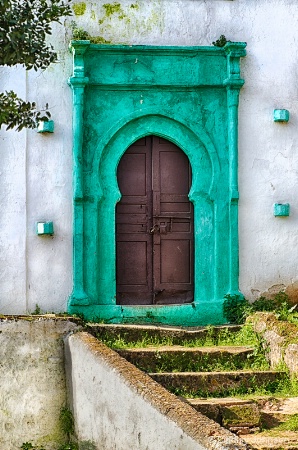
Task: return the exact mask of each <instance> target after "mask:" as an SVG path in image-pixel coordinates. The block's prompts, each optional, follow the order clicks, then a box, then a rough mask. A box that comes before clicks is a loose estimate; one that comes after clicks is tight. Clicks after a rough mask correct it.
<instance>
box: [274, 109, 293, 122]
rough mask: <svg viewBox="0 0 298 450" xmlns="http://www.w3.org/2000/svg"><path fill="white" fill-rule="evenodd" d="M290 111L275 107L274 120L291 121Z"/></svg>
mask: <svg viewBox="0 0 298 450" xmlns="http://www.w3.org/2000/svg"><path fill="white" fill-rule="evenodd" d="M289 118H290V113H289V111H288V110H287V109H275V110H274V114H273V120H274V122H289Z"/></svg>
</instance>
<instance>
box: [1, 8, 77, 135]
mask: <svg viewBox="0 0 298 450" xmlns="http://www.w3.org/2000/svg"><path fill="white" fill-rule="evenodd" d="M69 2H70V0H26V1H25V0H2V1H1V2H0V65H4V66H14V65H16V64H22V65H23V66H24V67H25V68H26V69H27V70H30V69H32V68H33V69H34V70H37V69H46V68H47V67H48V66H49V65H50V64H51V63H52V62H55V61H56V60H57V54H56V52H55V51H54V48H53V46H52V45H51V44H46V37H47V36H48V35H51V33H52V29H51V23H53V22H57V23H61V21H60V20H61V17H62V16H69V15H71V9H70V5H69ZM0 105H1V108H0V110H1V113H0V127H1V125H7V129H11V128H16V130H17V131H20V130H22V129H23V128H35V127H36V122H37V121H38V120H48V118H49V117H50V113H49V112H48V111H47V108H46V111H45V114H43V113H42V112H39V111H37V109H36V104H35V103H34V102H32V103H31V102H25V101H24V100H22V99H20V98H19V97H18V96H17V95H16V94H15V93H14V92H12V91H8V92H7V91H6V92H5V93H1V94H0Z"/></svg>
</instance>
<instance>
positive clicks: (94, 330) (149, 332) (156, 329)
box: [86, 323, 241, 345]
mask: <svg viewBox="0 0 298 450" xmlns="http://www.w3.org/2000/svg"><path fill="white" fill-rule="evenodd" d="M86 328H87V331H88V332H89V333H90V334H92V335H93V336H95V337H97V338H98V339H101V340H104V341H109V340H114V339H115V338H121V339H123V340H124V341H125V342H126V343H128V344H129V343H134V342H137V341H142V340H143V339H144V338H148V339H153V340H154V339H156V340H167V339H169V340H171V343H172V344H174V345H179V344H181V342H182V341H185V342H192V341H194V340H197V339H204V338H206V336H208V337H214V339H215V340H216V336H218V335H219V334H220V333H222V332H231V333H233V332H237V331H239V330H240V329H241V325H223V326H218V327H212V328H210V327H187V328H184V327H171V326H159V325H158V326H157V325H156V326H155V325H128V324H127V325H123V324H101V323H88V324H86Z"/></svg>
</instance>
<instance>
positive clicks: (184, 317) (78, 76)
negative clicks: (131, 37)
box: [69, 41, 246, 325]
mask: <svg viewBox="0 0 298 450" xmlns="http://www.w3.org/2000/svg"><path fill="white" fill-rule="evenodd" d="M245 45H246V44H244V43H228V44H226V46H225V47H224V48H216V47H149V46H148V47H147V46H114V45H113V46H110V45H93V44H90V41H73V42H72V51H73V55H74V73H73V76H72V77H71V78H70V80H69V83H70V85H71V86H72V89H73V98H74V118H73V132H74V288H73V293H72V295H71V297H70V301H69V312H71V313H83V314H84V315H85V316H86V317H87V318H88V319H93V320H105V321H110V322H139V323H140V322H145V323H146V322H148V323H152V322H156V323H168V324H176V325H206V324H220V323H224V321H225V320H224V318H223V314H222V303H223V298H224V295H225V294H227V293H229V294H236V293H237V294H239V288H238V275H239V268H238V264H239V263H238V180H237V172H238V160H237V153H238V149H237V140H238V136H237V126H238V123H237V122H238V99H239V90H240V88H241V86H242V85H243V80H242V79H241V78H240V57H242V56H244V55H245ZM152 134H154V135H158V136H161V137H163V138H166V139H168V140H170V141H172V142H174V143H175V144H176V145H178V146H179V147H180V148H181V149H182V150H183V151H184V152H185V153H186V154H187V156H188V158H189V160H190V163H191V166H192V173H193V182H192V187H191V191H190V193H189V198H190V200H191V201H192V202H193V204H194V225H195V255H194V259H195V276H194V279H195V294H194V295H195V300H194V303H192V304H188V305H167V306H160V305H159V306H141V307H138V306H134V307H132V306H119V305H116V300H115V298H116V269H115V267H116V265H115V262H116V254H115V207H116V203H117V202H118V201H119V200H120V196H121V194H120V192H119V189H118V184H117V177H116V172H117V165H118V163H119V160H120V158H121V157H122V155H123V153H124V152H125V150H126V149H127V148H128V147H129V146H130V145H131V144H132V143H133V142H135V141H136V140H138V139H139V138H141V137H143V136H146V135H152Z"/></svg>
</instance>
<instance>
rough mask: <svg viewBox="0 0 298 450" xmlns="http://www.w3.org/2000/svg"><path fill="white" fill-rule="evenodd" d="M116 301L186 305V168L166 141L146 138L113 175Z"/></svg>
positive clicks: (189, 218)
mask: <svg viewBox="0 0 298 450" xmlns="http://www.w3.org/2000/svg"><path fill="white" fill-rule="evenodd" d="M117 178H118V185H119V189H120V192H121V195H122V197H121V200H120V202H119V203H118V204H117V207H116V260H117V264H116V279H117V303H118V304H122V305H150V304H175V303H176V304H177V303H189V302H192V301H193V299H194V296H193V285H194V283H193V259H194V258H193V205H192V203H191V202H190V201H189V199H188V193H189V190H190V187H191V167H190V163H189V160H188V157H187V156H186V155H185V153H184V152H183V151H182V150H181V149H180V148H179V147H177V146H176V145H175V144H173V143H172V142H170V141H168V140H166V139H163V138H161V137H158V136H146V137H144V138H142V139H139V140H138V141H136V142H135V143H134V144H133V145H131V146H130V147H129V148H128V150H127V151H126V152H125V153H124V155H123V156H122V158H121V160H120V163H119V165H118V171H117Z"/></svg>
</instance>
